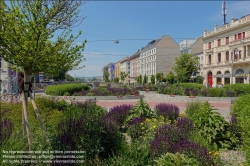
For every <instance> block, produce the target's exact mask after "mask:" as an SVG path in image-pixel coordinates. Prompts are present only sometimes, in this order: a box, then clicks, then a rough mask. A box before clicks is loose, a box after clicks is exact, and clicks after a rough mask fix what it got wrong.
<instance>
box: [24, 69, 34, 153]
mask: <svg viewBox="0 0 250 166" xmlns="http://www.w3.org/2000/svg"><path fill="white" fill-rule="evenodd" d="M29 83H30V74H29V72H27V71H24V91H23V92H22V101H23V116H24V125H25V126H26V127H25V128H26V134H27V135H26V136H27V139H28V145H29V150H31V146H32V141H31V134H30V126H29V121H28V106H27V105H28V94H29Z"/></svg>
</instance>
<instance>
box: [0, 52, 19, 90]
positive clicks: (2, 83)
mask: <svg viewBox="0 0 250 166" xmlns="http://www.w3.org/2000/svg"><path fill="white" fill-rule="evenodd" d="M8 66H10V64H9V63H8V62H6V61H5V60H4V59H3V58H2V57H0V92H1V93H18V87H17V72H16V71H13V70H12V69H10V68H8Z"/></svg>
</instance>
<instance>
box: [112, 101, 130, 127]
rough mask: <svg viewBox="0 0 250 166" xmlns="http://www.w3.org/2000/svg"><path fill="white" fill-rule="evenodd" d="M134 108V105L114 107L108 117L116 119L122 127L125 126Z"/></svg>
mask: <svg viewBox="0 0 250 166" xmlns="http://www.w3.org/2000/svg"><path fill="white" fill-rule="evenodd" d="M132 108H133V105H128V104H123V105H119V106H114V107H112V108H111V109H110V110H109V112H108V114H107V116H109V117H113V118H115V119H116V120H117V121H118V122H119V123H120V124H121V125H123V124H124V122H125V120H126V118H127V117H128V114H129V111H130V110H131V109H132Z"/></svg>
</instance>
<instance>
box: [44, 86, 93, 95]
mask: <svg viewBox="0 0 250 166" xmlns="http://www.w3.org/2000/svg"><path fill="white" fill-rule="evenodd" d="M89 89H90V87H89V86H88V85H87V84H62V85H49V86H47V88H46V89H45V93H46V94H47V95H54V96H63V95H64V94H65V93H66V92H68V93H69V94H70V95H72V94H73V93H74V92H78V91H82V90H89Z"/></svg>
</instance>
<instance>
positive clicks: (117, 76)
mask: <svg viewBox="0 0 250 166" xmlns="http://www.w3.org/2000/svg"><path fill="white" fill-rule="evenodd" d="M120 72H121V63H120V61H118V62H116V64H115V77H116V78H119V80H120V79H121V76H120Z"/></svg>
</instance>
